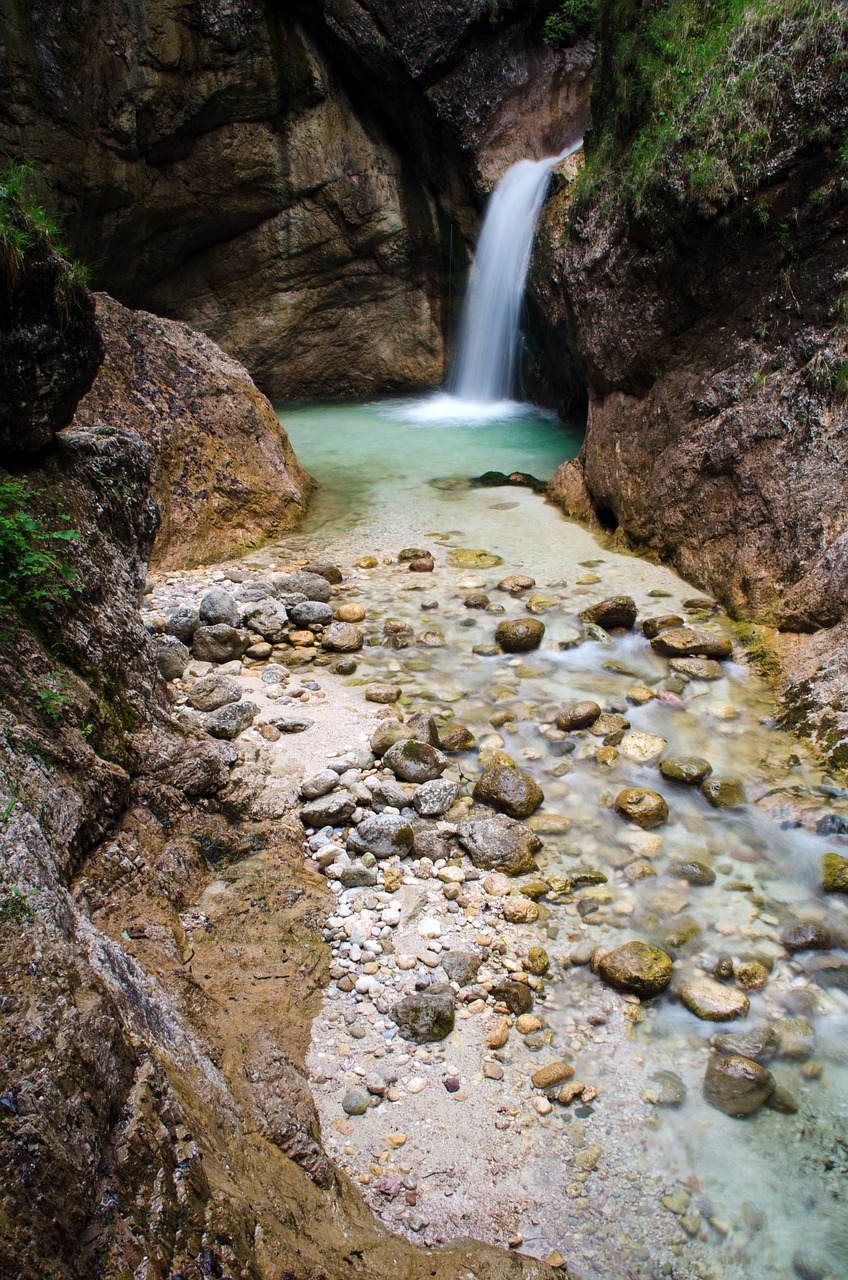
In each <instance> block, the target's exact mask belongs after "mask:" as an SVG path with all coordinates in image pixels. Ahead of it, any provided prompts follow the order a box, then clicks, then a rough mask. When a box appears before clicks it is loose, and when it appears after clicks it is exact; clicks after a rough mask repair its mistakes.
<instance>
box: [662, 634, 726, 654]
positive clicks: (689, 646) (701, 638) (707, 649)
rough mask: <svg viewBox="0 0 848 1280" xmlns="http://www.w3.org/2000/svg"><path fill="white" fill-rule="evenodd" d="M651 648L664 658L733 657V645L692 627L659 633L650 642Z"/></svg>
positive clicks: (719, 637)
mask: <svg viewBox="0 0 848 1280" xmlns="http://www.w3.org/2000/svg"><path fill="white" fill-rule="evenodd" d="M651 648H652V649H654V650H655V651H656V652H657V653H661V654H662V655H663V657H666V658H730V657H732V655H733V645H732V644H731V643H730V641H729V640H726V639H725V637H724V636H716V635H708V634H707V633H706V632H705V631H695V629H694V628H693V627H675V628H673V629H672V630H671V631H661V632H660V633H659V635H656V636H654V638H653V640H652V641H651Z"/></svg>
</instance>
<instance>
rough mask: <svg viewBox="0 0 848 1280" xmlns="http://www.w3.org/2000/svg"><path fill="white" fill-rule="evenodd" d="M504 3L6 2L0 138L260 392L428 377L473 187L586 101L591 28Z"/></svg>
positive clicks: (129, 278)
mask: <svg viewBox="0 0 848 1280" xmlns="http://www.w3.org/2000/svg"><path fill="white" fill-rule="evenodd" d="M494 12H495V11H494V10H493V9H492V7H491V6H489V5H488V4H487V3H486V0H463V3H462V4H460V5H456V4H454V3H449V2H448V0H437V2H436V3H434V4H426V5H423V4H419V3H413V2H412V0H406V2H405V3H403V4H399V5H391V4H388V3H385V2H384V0H371V2H370V3H369V4H367V5H358V4H356V5H355V4H352V3H350V0H326V2H324V3H320V4H315V3H312V0H309V3H306V0H302V2H301V0H297V3H294V4H292V5H283V4H281V3H277V2H276V0H275V2H274V3H271V2H267V3H266V2H265V0H188V3H177V2H176V0H141V2H140V3H135V2H132V3H131V2H130V0H105V3H100V4H95V3H94V0H82V2H81V3H80V4H77V5H74V6H70V5H46V4H44V5H42V4H36V5H25V4H22V3H20V4H14V5H13V6H12V12H11V14H10V16H9V17H8V19H7V20H5V25H4V41H3V45H2V48H0V73H2V75H3V79H4V83H5V84H6V85H7V87H8V92H7V94H6V96H5V102H4V107H3V111H2V113H0V150H5V151H7V152H8V153H9V154H14V155H18V154H24V155H26V156H28V157H30V158H32V159H33V160H35V161H37V162H38V163H39V164H40V165H41V166H42V170H43V174H44V180H45V182H46V184H47V185H48V186H49V188H50V189H51V195H50V202H51V203H56V204H58V205H59V207H60V208H61V209H62V211H63V212H64V213H65V214H66V215H67V221H66V232H67V237H68V240H69V242H70V244H71V246H72V248H73V251H74V253H75V254H76V255H77V256H78V257H80V258H81V259H82V260H83V261H85V262H86V263H88V264H90V266H91V269H92V275H93V279H94V281H95V283H96V284H97V285H98V286H99V287H100V288H103V289H105V290H106V291H108V292H109V293H110V294H112V295H113V296H114V297H117V298H118V299H120V301H121V302H123V303H124V304H126V305H128V306H131V307H143V308H145V309H148V310H150V311H153V312H156V313H158V314H167V315H169V316H172V317H175V318H177V319H182V320H185V321H187V322H189V323H190V324H192V325H193V326H194V327H195V328H199V329H202V330H203V331H204V332H205V333H207V334H208V335H209V336H210V337H211V338H213V339H214V340H215V341H216V342H219V343H220V344H221V345H222V346H223V347H224V349H225V350H227V351H228V352H230V353H231V354H232V355H234V356H236V357H237V358H238V359H239V360H241V361H242V362H243V363H244V364H245V365H246V366H247V367H248V368H249V370H250V372H251V374H252V375H253V376H254V377H255V378H256V380H257V382H258V383H259V385H260V386H261V387H262V389H263V390H264V391H265V392H266V393H267V394H269V395H272V396H275V397H279V398H283V397H286V396H298V395H303V396H313V395H328V394H332V395H344V394H350V395H361V394H370V393H372V392H374V391H375V390H380V389H387V388H407V387H416V386H424V385H429V384H433V383H435V382H437V381H438V380H439V378H440V376H441V372H442V367H443V358H444V351H443V335H442V321H443V316H442V302H441V294H442V281H443V279H444V278H445V276H446V274H447V273H448V272H450V271H451V270H452V269H453V267H454V266H456V265H459V264H460V262H464V247H463V246H464V242H465V241H467V240H469V239H470V238H471V237H472V236H473V233H474V230H475V228H476V218H477V208H478V205H479V201H480V197H481V194H482V193H483V192H484V191H485V190H486V189H487V188H488V187H489V186H490V185H491V183H492V181H493V180H494V179H495V178H496V177H497V176H499V174H500V172H501V171H502V170H503V168H505V167H506V165H507V164H508V163H510V162H511V161H512V160H513V159H517V158H518V157H519V155H521V154H534V155H535V154H543V153H545V152H549V151H551V150H556V149H559V148H560V147H562V146H564V145H565V143H566V142H569V141H571V140H572V138H573V137H575V136H578V135H579V133H580V132H582V119H583V116H585V104H586V93H587V85H586V73H587V69H588V65H589V61H590V49H589V46H587V45H586V44H585V42H584V44H583V45H581V46H578V48H577V49H576V50H572V51H560V50H553V49H550V48H547V47H545V46H544V45H543V44H542V43H541V40H540V26H539V23H538V22H537V23H536V25H535V26H534V25H533V23H532V22H531V21H530V20H529V19H526V18H514V17H512V16H511V15H510V12H509V7H507V8H506V9H505V11H504V12H505V16H504V17H503V18H497V17H493V16H492V15H493V14H494ZM83 69H84V70H83ZM451 245H453V255H451Z"/></svg>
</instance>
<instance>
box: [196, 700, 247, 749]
mask: <svg viewBox="0 0 848 1280" xmlns="http://www.w3.org/2000/svg"><path fill="white" fill-rule="evenodd" d="M258 711H259V708H258V707H257V706H255V705H254V703H252V702H230V703H228V705H227V706H225V707H219V708H218V710H217V711H211V712H210V713H209V715H206V716H204V717H203V721H202V724H203V728H204V729H205V730H206V732H207V733H208V734H209V736H210V737H212V738H224V739H225V740H226V741H228V742H230V741H232V739H233V738H237V737H238V736H239V734H240V733H244V731H245V729H247V728H249V727H250V725H252V724H253V721H254V719H255V718H256V715H257V714H258Z"/></svg>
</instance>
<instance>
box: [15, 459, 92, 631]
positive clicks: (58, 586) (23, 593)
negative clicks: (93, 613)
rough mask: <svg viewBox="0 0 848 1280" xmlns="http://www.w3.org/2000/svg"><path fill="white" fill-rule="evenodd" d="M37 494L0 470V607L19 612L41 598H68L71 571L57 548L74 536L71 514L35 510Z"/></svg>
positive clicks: (56, 601)
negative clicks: (50, 514)
mask: <svg viewBox="0 0 848 1280" xmlns="http://www.w3.org/2000/svg"><path fill="white" fill-rule="evenodd" d="M36 497H37V495H35V494H34V493H33V491H32V489H30V488H29V486H28V485H27V484H26V483H25V482H24V481H23V480H19V479H17V478H16V477H15V476H11V475H8V474H7V473H5V472H2V471H0V612H6V611H7V610H8V609H10V608H16V609H19V610H21V611H22V612H26V611H27V610H28V609H31V608H33V607H37V606H39V605H44V604H48V603H49V604H67V603H69V602H70V601H71V600H72V599H73V595H74V586H73V582H74V574H73V570H72V569H71V566H70V565H69V564H68V563H67V562H66V561H65V560H64V559H62V557H61V551H62V549H63V547H65V546H66V545H67V544H68V543H69V542H73V540H74V539H75V538H76V537H77V536H78V535H77V533H76V531H75V530H73V529H71V528H69V527H68V526H69V523H70V517H69V516H67V515H64V514H58V515H55V516H54V517H53V519H52V520H50V522H49V523H50V524H53V525H54V526H58V527H53V528H50V527H48V525H47V522H46V519H45V517H44V516H43V515H41V514H39V512H38V509H37V505H39V506H40V505H42V504H37V505H36V502H35V500H36Z"/></svg>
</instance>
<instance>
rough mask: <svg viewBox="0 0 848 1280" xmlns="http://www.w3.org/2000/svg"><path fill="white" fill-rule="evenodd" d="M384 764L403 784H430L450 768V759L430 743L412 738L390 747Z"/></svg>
mask: <svg viewBox="0 0 848 1280" xmlns="http://www.w3.org/2000/svg"><path fill="white" fill-rule="evenodd" d="M375 754H376V752H375ZM383 763H384V764H385V765H387V766H388V768H389V769H391V771H392V773H393V774H394V775H395V777H396V778H400V780H401V782H430V781H431V779H433V778H440V777H441V775H442V774H443V773H444V771H445V769H447V767H448V758H447V756H445V755H442V753H441V751H439V750H438V748H436V747H431V746H430V744H429V743H428V742H418V741H417V740H416V739H415V738H410V739H409V741H408V742H396V743H395V745H394V746H393V747H389V749H388V751H387V752H386V754H385V755H384V756H383Z"/></svg>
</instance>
